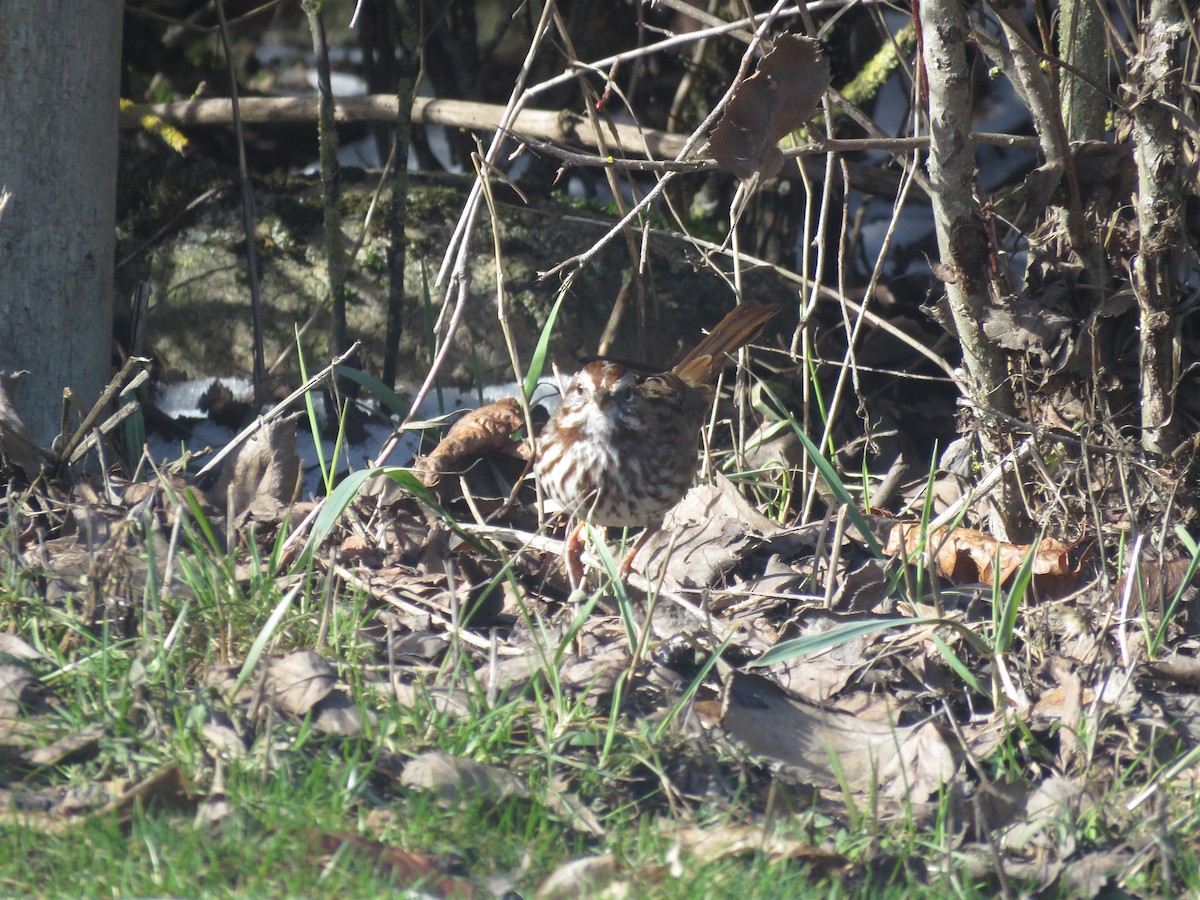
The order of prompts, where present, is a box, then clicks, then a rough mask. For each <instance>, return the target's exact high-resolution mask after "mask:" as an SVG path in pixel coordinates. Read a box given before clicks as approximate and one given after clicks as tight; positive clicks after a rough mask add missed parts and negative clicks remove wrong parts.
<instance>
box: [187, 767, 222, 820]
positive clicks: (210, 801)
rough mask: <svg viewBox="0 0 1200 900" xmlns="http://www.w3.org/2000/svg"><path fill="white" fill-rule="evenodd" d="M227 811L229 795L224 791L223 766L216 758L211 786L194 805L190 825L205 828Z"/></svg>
mask: <svg viewBox="0 0 1200 900" xmlns="http://www.w3.org/2000/svg"><path fill="white" fill-rule="evenodd" d="M229 813H230V805H229V796H228V795H227V794H226V793H225V766H224V765H223V764H222V762H221V760H220V759H219V758H218V759H217V764H216V768H215V769H214V771H213V780H212V786H211V787H210V788H209V789H208V794H207V795H205V797H204V799H203V800H201V801H200V803H199V804H198V805H197V806H196V815H195V817H194V818H193V819H192V827H193V828H205V827H208V826H211V825H218V824H220V823H221V822H222V821H223V820H224V819H225V817H226V816H228V815H229Z"/></svg>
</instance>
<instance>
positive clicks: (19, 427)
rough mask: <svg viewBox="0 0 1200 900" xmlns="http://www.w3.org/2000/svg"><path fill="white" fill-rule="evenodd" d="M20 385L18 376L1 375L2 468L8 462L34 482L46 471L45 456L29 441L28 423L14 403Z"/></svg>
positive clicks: (0, 459) (0, 448)
mask: <svg viewBox="0 0 1200 900" xmlns="http://www.w3.org/2000/svg"><path fill="white" fill-rule="evenodd" d="M19 374H20V373H18V375H19ZM16 381H17V375H12V374H10V373H8V372H0V464H3V463H4V462H5V461H6V460H7V461H8V463H10V464H11V465H13V466H15V467H16V468H18V469H20V470H21V472H22V474H23V475H24V476H25V478H26V479H27V480H30V481H32V480H33V479H34V478H35V477H37V474H38V472H40V471H41V470H42V461H43V456H42V451H41V448H40V447H38V445H37V444H35V443H34V442H33V440H32V439H31V438H30V437H29V431H28V430H27V429H26V428H25V423H24V422H22V421H21V417H20V416H19V415H17V408H16V404H15V403H14V402H13V399H12V394H13V393H14V391H15V389H16Z"/></svg>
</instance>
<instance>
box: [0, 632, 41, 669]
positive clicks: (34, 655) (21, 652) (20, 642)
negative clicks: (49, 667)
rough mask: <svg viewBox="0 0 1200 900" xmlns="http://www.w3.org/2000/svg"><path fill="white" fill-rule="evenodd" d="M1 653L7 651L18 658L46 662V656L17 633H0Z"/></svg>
mask: <svg viewBox="0 0 1200 900" xmlns="http://www.w3.org/2000/svg"><path fill="white" fill-rule="evenodd" d="M0 653H7V654H8V655H9V656H15V657H16V658H17V659H36V660H38V661H41V662H44V661H45V660H46V657H45V655H44V654H42V653H39V652H38V651H37V650H35V649H34V648H33V647H31V646H30V645H29V644H28V643H27V642H26V641H25V640H24V639H23V638H20V637H17V636H16V635H15V634H0Z"/></svg>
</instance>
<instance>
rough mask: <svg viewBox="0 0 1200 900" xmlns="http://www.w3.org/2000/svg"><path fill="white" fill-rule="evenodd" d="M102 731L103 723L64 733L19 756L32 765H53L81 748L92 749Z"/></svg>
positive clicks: (101, 735)
mask: <svg viewBox="0 0 1200 900" xmlns="http://www.w3.org/2000/svg"><path fill="white" fill-rule="evenodd" d="M104 733H105V730H104V726H103V725H93V726H92V727H91V728H85V729H84V730H83V731H77V732H74V733H72V734H68V735H64V736H63V737H60V738H59V739H58V740H57V741H54V742H53V743H51V744H47V745H46V746H45V747H38V748H37V749H36V750H29V751H27V752H25V753H22V754H21V758H22V759H23V760H25V762H27V763H29V764H30V765H33V766H54V765H57V764H58V763H60V762H62V761H63V760H64V759H67V758H68V757H70V756H74V755H75V754H76V753H79V752H80V751H82V750H90V749H92V747H94V746H95V745H96V742H97V741H99V740H100V738H101V737H103V736H104Z"/></svg>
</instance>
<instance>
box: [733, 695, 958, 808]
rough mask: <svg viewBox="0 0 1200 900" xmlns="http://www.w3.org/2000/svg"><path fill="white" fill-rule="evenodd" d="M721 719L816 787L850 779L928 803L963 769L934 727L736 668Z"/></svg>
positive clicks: (861, 789)
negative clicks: (836, 705)
mask: <svg viewBox="0 0 1200 900" xmlns="http://www.w3.org/2000/svg"><path fill="white" fill-rule="evenodd" d="M720 724H721V727H722V728H724V729H725V731H726V732H728V733H729V734H730V736H732V737H734V738H736V739H738V740H740V741H742V742H743V743H744V744H746V745H747V746H748V747H749V748H750V749H751V750H752V751H753V752H754V753H756V754H758V755H760V756H765V757H769V758H771V759H775V760H778V761H780V762H782V763H784V764H786V765H787V766H789V767H790V768H791V769H792V770H793V771H794V772H795V773H796V774H797V775H798V776H799V777H800V778H801V779H802V780H804V781H805V782H806V783H808V784H812V785H813V786H815V787H819V788H838V787H840V786H841V785H842V784H845V786H846V787H847V788H848V789H849V790H852V791H855V792H858V793H873V792H875V791H876V789H877V788H881V787H882V788H883V789H884V791H885V793H886V795H887V796H889V797H893V798H897V799H899V798H901V797H904V798H906V799H908V800H910V801H911V802H912V803H923V802H925V801H926V800H928V799H929V796H930V793H932V791H934V790H936V789H937V787H938V786H940V785H941V784H944V783H945V782H948V781H949V780H950V779H952V778H953V777H954V773H955V772H956V771H957V768H958V767H957V763H955V762H954V759H953V754H952V753H951V752H950V751H949V748H948V747H945V741H944V739H942V738H941V736H940V733H938V732H937V730H936V729H934V730H933V731H932V732H930V731H928V730H926V729H925V726H921V727H920V728H912V727H909V726H891V725H888V724H881V723H874V722H864V721H861V720H859V719H857V718H855V717H854V716H848V715H844V714H841V713H836V712H830V711H828V710H824V709H821V708H820V707H818V706H815V705H813V704H810V703H805V702H803V701H801V700H797V699H795V698H792V697H789V696H788V695H787V694H786V693H784V691H783V690H782V689H781V688H780V687H779V686H778V685H776V684H774V683H772V682H770V681H768V680H767V679H765V678H760V677H758V676H756V675H745V674H742V673H738V672H734V673H732V674H731V675H730V676H729V677H728V678H727V679H726V682H725V694H724V698H723V701H722V710H721V722H720ZM939 742H940V744H941V745H942V747H938V746H937V745H938V744H939ZM906 745H907V746H906ZM943 748H944V749H943ZM922 792H924V793H922Z"/></svg>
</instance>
